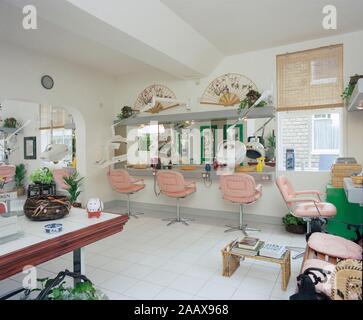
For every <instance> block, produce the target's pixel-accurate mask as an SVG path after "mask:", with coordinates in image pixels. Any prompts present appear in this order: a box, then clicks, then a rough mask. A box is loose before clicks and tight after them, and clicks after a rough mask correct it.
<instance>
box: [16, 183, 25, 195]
mask: <svg viewBox="0 0 363 320" xmlns="http://www.w3.org/2000/svg"><path fill="white" fill-rule="evenodd" d="M16 192H17V195H18V197H22V196H24V195H25V187H24V186H21V187H17V189H16Z"/></svg>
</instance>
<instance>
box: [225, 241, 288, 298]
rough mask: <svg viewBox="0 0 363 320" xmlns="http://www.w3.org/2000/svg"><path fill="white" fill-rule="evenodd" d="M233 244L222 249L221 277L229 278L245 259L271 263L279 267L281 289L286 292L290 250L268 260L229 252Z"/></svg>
mask: <svg viewBox="0 0 363 320" xmlns="http://www.w3.org/2000/svg"><path fill="white" fill-rule="evenodd" d="M232 244H233V242H231V243H229V244H228V245H227V246H225V247H224V248H223V249H222V257H223V276H224V277H230V276H232V274H233V273H234V272H235V271H236V270H237V268H238V267H239V266H240V261H241V260H242V261H243V260H245V259H254V260H261V261H267V262H271V263H277V264H279V265H280V266H281V278H282V282H281V288H282V290H284V291H286V289H287V285H288V284H289V280H290V275H291V259H290V257H291V253H290V250H286V252H285V254H284V255H283V256H282V257H281V258H280V259H276V258H270V257H264V256H260V255H257V256H247V255H242V254H239V253H235V252H231V248H232Z"/></svg>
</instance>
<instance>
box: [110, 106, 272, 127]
mask: <svg viewBox="0 0 363 320" xmlns="http://www.w3.org/2000/svg"><path fill="white" fill-rule="evenodd" d="M274 115H275V108H274V107H273V106H265V107H261V108H254V109H253V110H251V111H250V112H249V114H248V119H261V118H271V117H274ZM238 116H239V115H238V113H237V109H227V110H226V109H220V110H213V111H199V112H185V113H174V114H151V115H146V116H144V115H143V116H140V115H137V116H135V117H131V118H128V119H125V120H122V121H121V122H120V125H125V126H129V125H139V124H145V123H148V122H150V121H158V122H160V123H176V122H179V121H192V120H194V121H212V120H231V119H237V118H238ZM116 122H118V121H116Z"/></svg>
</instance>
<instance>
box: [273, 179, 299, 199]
mask: <svg viewBox="0 0 363 320" xmlns="http://www.w3.org/2000/svg"><path fill="white" fill-rule="evenodd" d="M276 185H277V188H278V189H279V190H280V192H281V195H282V197H283V198H284V200H285V202H286V203H287V205H288V206H291V205H292V204H293V203H292V202H291V201H290V200H291V199H292V198H294V197H295V190H294V187H293V186H292V184H291V183H290V181H289V179H288V178H287V177H285V176H280V177H278V178H277V179H276Z"/></svg>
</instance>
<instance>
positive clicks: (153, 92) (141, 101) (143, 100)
mask: <svg viewBox="0 0 363 320" xmlns="http://www.w3.org/2000/svg"><path fill="white" fill-rule="evenodd" d="M153 96H155V97H158V98H169V99H176V95H175V93H174V92H173V91H171V90H170V89H169V88H168V87H166V86H163V85H161V84H153V85H151V86H149V87H147V88H146V89H144V91H143V92H141V93H140V95H139V96H138V98H137V100H136V102H135V106H134V108H135V109H136V110H140V109H141V108H143V107H145V106H146V105H147V104H148V103H150V102H151V100H152V98H153ZM177 106H178V104H175V103H168V102H162V103H161V102H157V103H156V105H155V107H153V108H151V109H149V110H148V111H147V112H151V113H159V112H160V111H163V110H166V109H170V108H174V107H177Z"/></svg>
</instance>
